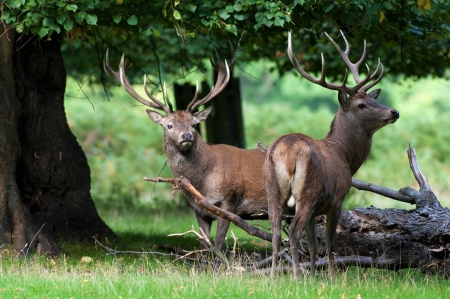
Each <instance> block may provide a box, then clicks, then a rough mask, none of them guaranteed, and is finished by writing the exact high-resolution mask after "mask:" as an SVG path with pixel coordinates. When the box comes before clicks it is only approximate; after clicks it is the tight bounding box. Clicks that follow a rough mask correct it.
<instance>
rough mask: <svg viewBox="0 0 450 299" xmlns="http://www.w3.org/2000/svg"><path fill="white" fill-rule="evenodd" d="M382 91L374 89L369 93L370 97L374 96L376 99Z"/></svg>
mask: <svg viewBox="0 0 450 299" xmlns="http://www.w3.org/2000/svg"><path fill="white" fill-rule="evenodd" d="M380 93H381V89H375V90H374V91H371V92H370V93H369V97H371V98H374V99H375V100H376V99H377V98H378V96H379V95H380Z"/></svg>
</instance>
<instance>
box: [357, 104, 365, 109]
mask: <svg viewBox="0 0 450 299" xmlns="http://www.w3.org/2000/svg"><path fill="white" fill-rule="evenodd" d="M358 108H359V109H364V108H366V105H364V104H359V105H358Z"/></svg>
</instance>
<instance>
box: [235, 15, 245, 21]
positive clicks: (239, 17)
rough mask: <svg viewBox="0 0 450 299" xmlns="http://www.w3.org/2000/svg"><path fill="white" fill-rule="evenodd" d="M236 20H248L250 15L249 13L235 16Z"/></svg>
mask: <svg viewBox="0 0 450 299" xmlns="http://www.w3.org/2000/svg"><path fill="white" fill-rule="evenodd" d="M234 18H235V19H236V20H239V21H243V20H247V18H248V14H247V13H243V14H236V15H234Z"/></svg>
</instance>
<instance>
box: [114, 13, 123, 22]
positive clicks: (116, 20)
mask: <svg viewBox="0 0 450 299" xmlns="http://www.w3.org/2000/svg"><path fill="white" fill-rule="evenodd" d="M113 21H114V23H116V24H119V23H120V21H122V15H114V16H113Z"/></svg>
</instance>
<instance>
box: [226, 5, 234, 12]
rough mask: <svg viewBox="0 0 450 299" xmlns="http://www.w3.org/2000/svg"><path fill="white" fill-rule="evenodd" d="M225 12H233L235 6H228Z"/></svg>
mask: <svg viewBox="0 0 450 299" xmlns="http://www.w3.org/2000/svg"><path fill="white" fill-rule="evenodd" d="M225 10H226V11H227V12H233V11H234V6H233V5H227V6H226V7H225Z"/></svg>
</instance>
